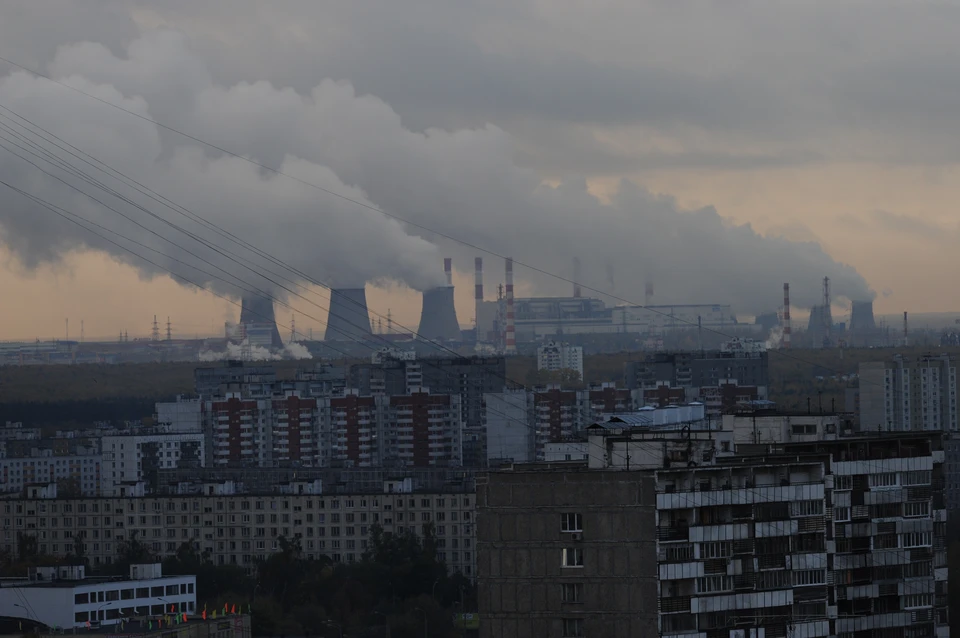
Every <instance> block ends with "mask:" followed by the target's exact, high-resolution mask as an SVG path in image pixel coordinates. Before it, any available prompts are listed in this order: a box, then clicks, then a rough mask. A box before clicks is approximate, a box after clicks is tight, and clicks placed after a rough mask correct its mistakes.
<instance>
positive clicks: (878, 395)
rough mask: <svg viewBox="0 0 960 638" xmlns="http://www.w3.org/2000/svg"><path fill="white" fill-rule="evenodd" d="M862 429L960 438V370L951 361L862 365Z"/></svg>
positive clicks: (936, 359) (902, 360)
mask: <svg viewBox="0 0 960 638" xmlns="http://www.w3.org/2000/svg"><path fill="white" fill-rule="evenodd" d="M859 376H860V429H861V430H864V431H883V432H905V431H907V432H909V431H915V430H927V431H936V432H958V431H960V421H958V412H957V368H956V366H955V365H954V363H953V360H952V359H951V358H950V356H949V355H946V354H944V355H939V356H932V355H931V356H924V357H919V358H917V359H909V358H907V357H904V356H902V355H896V356H894V357H893V359H892V360H890V361H872V362H867V363H861V364H860V370H859Z"/></svg>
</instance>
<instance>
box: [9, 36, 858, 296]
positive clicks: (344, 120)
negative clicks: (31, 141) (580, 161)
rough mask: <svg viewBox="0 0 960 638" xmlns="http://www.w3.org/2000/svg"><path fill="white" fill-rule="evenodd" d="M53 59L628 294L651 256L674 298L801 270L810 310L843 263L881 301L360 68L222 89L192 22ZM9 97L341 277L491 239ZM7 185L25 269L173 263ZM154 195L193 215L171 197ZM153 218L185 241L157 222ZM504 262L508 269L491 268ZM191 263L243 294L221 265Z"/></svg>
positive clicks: (392, 204)
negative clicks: (550, 158) (547, 167)
mask: <svg viewBox="0 0 960 638" xmlns="http://www.w3.org/2000/svg"><path fill="white" fill-rule="evenodd" d="M49 72H50V73H51V75H52V76H53V77H56V78H58V79H60V80H62V81H64V82H67V83H69V84H71V85H73V86H76V87H79V88H82V89H83V90H84V91H87V92H90V93H94V94H96V95H97V96H100V97H102V98H103V99H105V100H109V101H111V102H115V103H120V104H122V105H123V106H124V107H125V108H127V109H130V110H133V111H136V112H137V113H141V114H143V115H144V116H145V117H150V118H156V120H157V121H160V122H163V123H166V124H169V125H171V126H173V127H176V128H178V129H181V130H184V131H187V132H190V133H193V134H195V135H197V136H199V137H202V138H204V139H206V140H208V141H210V142H212V143H214V144H216V145H218V146H222V147H224V148H228V149H230V150H232V151H235V152H238V153H241V154H244V155H246V156H249V157H251V158H253V159H254V160H256V161H257V162H260V163H263V164H265V165H268V166H279V167H280V168H281V170H282V171H284V172H287V173H290V174H292V175H296V176H298V177H300V178H302V179H304V180H307V181H310V182H313V183H316V184H318V185H320V186H323V187H324V188H328V189H329V190H332V191H335V192H337V193H342V194H344V195H346V196H348V197H351V198H353V199H358V200H360V201H363V202H367V203H369V204H370V205H372V206H377V207H380V208H382V209H383V210H385V211H388V212H390V213H392V214H395V215H398V216H400V217H402V218H404V219H407V220H410V221H411V222H414V223H415V224H418V225H421V226H422V227H424V228H429V229H432V230H433V231H435V232H437V233H440V234H446V235H449V236H453V237H457V238H462V239H464V240H467V241H469V242H471V243H473V244H476V245H479V246H482V247H484V248H488V249H490V250H493V251H496V252H499V253H501V254H510V255H512V256H513V257H514V258H516V259H517V260H518V261H519V262H526V263H529V264H531V265H534V266H537V267H539V268H542V269H544V270H546V271H549V272H553V273H558V274H563V275H567V274H569V270H570V263H571V259H572V256H573V255H578V256H580V257H581V261H582V263H583V275H582V280H583V282H584V283H585V284H586V285H587V286H592V287H595V288H597V289H600V290H604V289H606V288H607V283H606V277H605V275H606V273H607V271H609V272H613V271H616V272H617V273H623V274H622V275H620V276H619V277H618V281H617V294H618V295H621V296H622V297H624V298H626V299H629V300H632V301H639V302H642V301H643V298H644V295H643V289H644V283H645V278H646V276H648V275H649V273H645V272H644V271H645V270H651V269H655V271H656V287H657V297H656V301H657V303H684V302H686V303H698V302H711V303H720V302H723V303H732V304H733V305H734V307H735V308H736V310H737V311H739V312H745V313H750V312H759V311H763V310H767V309H769V308H770V307H771V306H772V305H774V304H775V303H776V298H777V296H778V291H779V290H780V289H781V287H782V284H783V282H784V281H790V282H792V283H793V284H794V287H793V291H794V295H793V301H794V304H795V305H796V306H798V307H804V306H809V305H811V304H814V303H816V302H817V299H818V295H819V288H818V282H819V281H820V280H821V279H822V278H823V277H824V276H829V277H830V278H831V280H832V282H833V291H834V295H835V296H836V297H848V298H853V299H869V298H872V297H873V296H874V295H873V292H872V291H871V290H870V289H869V287H868V286H867V284H866V282H865V281H864V279H863V277H862V276H860V274H859V273H857V272H856V270H854V269H853V268H852V267H850V266H847V265H844V264H842V263H839V262H837V261H836V260H834V259H833V258H831V257H830V256H829V255H827V254H826V253H825V252H824V251H823V250H822V248H821V247H820V245H819V244H817V243H814V242H805V243H801V242H793V241H789V240H786V239H783V238H776V237H765V236H762V235H760V234H758V233H756V232H755V231H754V230H753V229H752V228H751V227H750V226H749V225H735V224H732V223H730V222H728V221H727V220H725V219H724V218H722V217H721V216H720V215H719V214H718V213H717V211H715V210H714V209H712V208H704V209H700V210H695V211H683V210H680V209H679V208H678V207H677V205H676V204H675V203H674V201H673V200H672V199H670V198H669V197H664V196H658V195H654V194H651V193H650V192H648V191H646V190H644V189H643V188H641V187H640V186H638V185H636V184H634V183H632V182H624V183H622V184H621V185H620V188H619V190H618V192H617V193H616V194H615V196H614V197H613V199H612V201H611V202H610V203H603V202H601V201H599V200H598V199H597V198H596V197H595V196H593V195H592V194H590V193H589V192H588V190H587V188H586V184H584V183H563V184H560V185H559V186H555V187H554V186H546V185H544V183H543V180H542V178H541V176H539V175H538V174H536V173H535V172H534V171H532V170H529V169H525V168H521V167H519V166H518V165H517V164H516V163H515V161H514V152H515V149H514V147H513V143H512V140H511V139H510V137H509V136H508V135H507V134H506V133H505V132H504V131H503V130H501V129H499V128H497V127H495V126H486V127H484V128H479V129H471V130H453V131H446V130H437V129H430V130H426V131H424V132H416V131H412V130H409V129H407V128H405V127H404V126H403V124H402V122H401V120H400V117H399V116H398V115H397V113H396V112H395V111H394V110H393V109H391V107H390V106H389V105H388V104H386V103H385V102H383V101H382V100H380V99H378V98H376V97H374V96H369V95H358V94H357V93H356V92H355V90H354V88H353V86H352V85H351V84H349V83H348V82H334V81H331V80H323V81H321V82H320V83H319V84H318V85H317V86H316V87H315V88H314V89H313V90H312V91H311V92H310V93H309V94H300V93H297V92H296V91H294V90H292V89H285V88H277V87H274V86H273V85H271V84H270V83H269V82H266V81H261V82H256V83H239V84H236V85H232V86H223V85H220V84H217V83H216V82H215V80H214V79H213V78H212V77H211V74H210V73H209V72H208V71H207V69H206V67H205V65H204V62H203V60H202V59H201V58H200V57H199V56H198V55H196V54H195V53H194V52H193V51H192V50H191V48H190V44H189V42H188V41H187V39H186V38H185V37H184V36H183V35H181V34H179V33H177V32H173V31H156V32H149V33H146V34H144V35H142V37H140V38H139V39H138V40H136V41H135V42H134V43H133V44H132V45H131V46H130V47H129V50H128V51H127V52H126V53H125V54H123V55H119V56H118V55H115V54H114V53H112V52H111V51H110V50H109V49H107V48H106V47H104V46H102V45H99V44H95V43H81V44H74V45H69V46H64V47H61V48H60V50H59V52H58V54H57V55H56V58H55V59H54V60H53V61H52V63H51V64H50V65H49ZM0 103H2V104H3V105H5V106H7V107H9V108H12V109H14V110H15V111H17V112H20V113H23V114H25V115H27V116H28V117H31V119H33V120H35V121H37V122H38V123H39V124H41V125H42V126H44V127H47V128H49V129H51V130H52V131H54V132H55V133H57V134H58V135H60V136H62V137H64V138H65V139H67V140H68V141H70V142H71V143H72V144H75V145H77V146H79V147H80V148H82V149H84V150H86V151H88V152H90V153H92V154H94V155H96V156H97V157H98V158H100V159H102V160H104V161H105V162H107V163H108V164H110V165H111V166H115V167H118V168H121V170H124V171H125V172H128V173H130V174H132V175H133V176H135V177H136V178H137V179H139V180H141V181H143V182H145V183H147V184H148V185H149V186H150V187H151V188H154V189H156V190H157V191H159V192H160V193H161V194H164V195H166V196H168V197H170V198H171V199H174V200H175V201H177V202H178V203H181V204H183V205H185V206H187V207H188V208H191V209H192V210H194V211H196V212H197V213H199V214H201V215H204V216H205V217H208V218H209V219H211V220H212V221H214V222H216V223H217V224H219V225H221V226H223V227H225V228H227V229H228V230H230V232H232V233H234V234H236V235H238V236H240V237H242V238H244V239H246V240H248V241H250V242H252V243H254V244H256V245H257V246H258V247H259V248H262V249H263V250H265V251H267V252H269V253H270V254H272V255H275V256H277V257H279V258H281V259H283V260H285V261H287V262H288V263H292V264H293V265H294V266H296V267H297V268H299V269H300V270H302V271H304V272H306V273H308V274H309V275H310V276H312V277H315V278H319V279H322V280H324V281H327V282H329V283H331V284H333V285H336V286H356V285H360V284H362V283H364V282H376V281H381V280H390V281H398V282H402V283H405V284H407V285H409V286H410V287H412V288H415V289H424V288H427V287H431V286H434V285H440V284H442V275H441V269H440V266H439V264H440V258H439V256H438V255H440V251H439V250H438V249H437V245H438V244H440V245H442V248H443V253H444V254H448V253H452V254H453V255H454V256H455V258H456V259H457V261H458V263H460V264H469V263H472V257H473V256H474V253H475V252H476V251H475V250H473V249H469V248H463V247H461V246H459V245H456V244H453V245H451V244H450V242H447V241H446V240H443V239H442V238H440V237H439V236H435V235H433V234H432V233H430V232H426V231H424V230H422V229H421V228H418V227H415V226H406V225H404V224H402V223H399V222H397V221H394V220H391V219H385V218H384V217H382V216H381V215H380V214H378V213H376V212H374V211H371V210H369V209H366V208H363V207H361V206H357V205H355V204H352V203H349V202H346V201H343V200H342V199H339V198H336V197H333V196H330V195H327V194H325V193H322V192H318V191H316V190H315V189H311V188H309V187H306V186H304V185H302V184H298V183H296V182H294V181H292V180H290V179H287V178H284V177H281V176H276V175H272V174H269V173H265V172H263V171H260V170H258V169H257V168H256V167H254V166H251V165H250V164H249V163H246V162H244V161H242V160H239V159H236V158H232V157H225V156H222V155H220V154H218V153H215V152H213V151H211V150H210V149H209V148H204V147H202V146H201V145H199V144H196V143H193V142H190V141H189V140H185V139H184V138H181V137H179V136H175V135H173V134H171V133H169V132H166V131H162V130H160V129H158V128H157V127H156V126H153V125H151V124H150V123H148V122H144V121H142V120H137V119H135V118H132V117H130V116H128V115H126V114H123V113H118V112H117V111H116V110H114V109H111V108H110V107H107V106H104V105H103V104H98V103H96V102H94V101H92V100H90V99H89V98H86V97H84V96H81V95H77V94H73V93H72V92H70V91H68V90H66V89H64V88H63V87H58V86H55V85H53V84H51V83H49V82H46V81H45V80H42V79H35V78H32V77H30V76H29V75H27V74H25V73H21V72H17V73H13V74H12V75H8V76H6V77H4V78H2V79H0ZM0 172H2V173H3V174H4V175H7V176H8V179H9V180H10V181H12V182H15V183H17V184H20V185H23V187H24V188H26V189H27V190H31V191H32V192H38V191H40V192H43V193H44V194H45V196H47V197H48V198H52V199H55V200H56V201H57V203H59V204H61V205H63V206H66V207H68V208H73V209H77V210H79V211H81V212H83V214H84V215H86V216H88V217H90V218H93V219H96V220H97V221H98V222H100V223H104V224H105V225H108V226H109V227H111V228H117V229H119V230H122V231H123V232H124V233H125V234H129V235H133V236H136V237H137V239H138V240H140V241H143V242H144V243H146V244H148V245H150V246H155V247H157V249H160V250H164V251H165V252H169V251H170V250H171V248H170V246H169V245H168V244H165V243H164V242H163V241H161V240H159V239H157V237H155V236H153V235H150V234H149V233H145V232H144V231H143V230H142V229H139V228H137V227H135V226H133V225H131V224H129V223H127V222H124V221H123V220H120V221H118V220H117V219H116V217H115V216H114V215H113V214H112V213H109V212H106V211H103V210H102V209H101V208H100V207H98V206H96V205H93V204H92V203H90V202H89V201H85V200H84V199H83V198H81V197H78V196H77V195H75V194H73V193H70V192H69V191H67V190H66V189H64V188H62V187H59V186H58V185H56V184H55V183H53V182H52V181H51V180H50V179H48V178H45V177H43V176H42V175H40V176H38V174H37V172H36V170H35V169H34V168H33V167H30V166H28V165H25V164H23V163H22V162H21V161H19V160H17V159H15V158H11V157H10V156H9V154H8V153H6V152H4V151H0ZM5 198H6V203H5V205H4V206H3V207H2V209H0V228H2V238H3V239H4V241H5V242H6V243H7V245H8V246H9V247H10V248H11V249H12V250H13V251H14V253H15V254H17V255H18V256H19V257H20V259H21V260H22V261H23V262H24V263H25V264H26V265H28V266H33V265H36V264H38V263H40V262H42V261H50V260H55V259H57V258H58V257H59V256H60V255H62V254H64V253H65V252H67V251H73V250H103V251H107V252H110V253H111V254H114V255H116V256H117V257H119V258H121V259H124V260H127V261H129V262H130V263H132V264H134V265H136V266H137V267H138V268H140V269H141V270H142V272H143V273H144V274H145V275H147V276H149V275H152V274H154V272H155V269H154V268H152V267H149V266H147V265H144V264H142V263H139V262H137V261H136V260H131V259H130V258H129V257H127V256H126V255H124V254H122V253H121V252H119V251H118V250H117V249H116V248H114V247H112V246H110V245H107V244H105V243H104V242H100V241H95V240H94V239H91V238H90V237H89V236H88V235H86V234H84V233H83V231H80V230H78V229H76V228H73V227H69V226H68V225H67V224H65V223H62V222H60V221H56V220H51V216H50V214H49V213H47V212H44V211H38V210H37V208H36V206H35V205H32V204H26V203H24V202H23V201H22V200H21V198H19V196H16V195H9V196H6V195H5ZM150 208H151V209H154V210H157V211H158V212H161V213H162V214H163V215H164V217H167V218H170V219H175V220H176V221H177V222H178V223H185V222H184V221H183V220H182V219H180V218H177V217H176V216H175V215H174V214H173V213H171V212H170V211H168V210H165V209H161V208H159V207H158V206H157V205H156V204H154V203H152V202H150ZM124 210H130V209H129V207H126V208H124ZM130 213H131V215H136V216H137V218H138V219H141V218H143V215H142V214H140V213H139V212H137V211H132V210H130ZM144 223H145V224H146V225H148V226H149V227H150V228H151V229H154V230H156V231H157V232H158V233H160V234H162V235H164V236H170V237H176V239H177V241H178V242H180V243H184V240H183V239H182V237H180V236H177V235H174V234H172V231H170V230H169V229H168V228H165V227H163V226H162V225H161V224H159V223H157V222H156V221H155V220H145V221H144ZM190 227H191V228H192V229H194V230H195V229H196V228H197V227H196V226H195V225H191V226H190ZM198 232H199V231H198ZM204 236H208V237H209V236H210V234H209V233H206V232H205V233H204ZM187 243H189V242H187ZM217 243H218V244H223V240H222V239H219V238H218V239H217ZM193 248H195V249H196V250H197V251H201V252H202V253H203V254H204V256H205V257H208V258H209V259H210V260H211V261H213V262H214V263H216V264H217V265H219V266H221V267H222V268H224V269H225V270H227V271H228V272H231V273H234V274H236V275H237V276H240V277H242V278H243V279H244V280H245V281H247V282H251V281H252V283H253V284H255V285H256V286H257V287H258V288H265V289H270V290H276V286H275V285H274V284H273V283H272V282H270V281H268V280H266V279H263V278H257V277H251V276H250V274H249V273H248V272H245V271H242V269H240V268H239V267H238V266H237V265H236V264H233V263H230V262H229V261H227V260H224V258H223V257H221V256H220V255H217V254H214V253H212V251H209V250H206V249H203V248H202V247H200V246H196V245H193ZM178 254H181V256H183V258H184V259H185V260H187V261H190V262H191V263H195V261H196V260H194V259H193V258H192V257H189V256H186V255H182V253H178ZM591 256H595V257H594V259H593V260H591ZM160 261H161V262H164V260H163V259H162V258H160ZM250 261H251V263H255V264H260V263H263V262H262V261H261V260H258V259H256V258H251V259H250ZM164 263H165V265H170V267H171V268H172V269H173V270H176V271H178V272H184V270H185V269H184V268H183V267H182V266H180V265H178V264H175V263H166V262H164ZM487 263H488V264H490V263H491V262H490V258H489V256H488V262H487ZM204 268H207V269H209V267H206V266H204ZM487 269H488V272H497V273H501V272H502V270H501V269H499V268H497V267H496V266H492V265H488V268H487ZM190 274H191V276H192V277H195V278H197V279H199V280H201V281H203V282H204V283H209V284H211V285H215V286H217V287H218V288H219V289H223V290H225V291H228V292H233V291H232V290H231V286H230V285H224V284H220V283H217V282H215V281H212V280H211V278H210V277H208V276H205V275H204V274H202V273H199V272H196V271H193V272H191V273H190ZM517 278H518V280H519V281H522V282H526V283H529V284H532V286H533V287H534V288H535V289H536V290H537V291H538V292H540V293H544V294H569V288H570V286H569V284H567V283H563V282H558V281H556V280H554V279H552V278H550V277H547V276H543V275H537V274H536V273H533V272H530V271H529V270H527V269H524V268H522V267H519V266H518V269H517ZM805 283H807V285H804V284H805ZM585 293H586V294H591V293H590V292H589V291H585Z"/></svg>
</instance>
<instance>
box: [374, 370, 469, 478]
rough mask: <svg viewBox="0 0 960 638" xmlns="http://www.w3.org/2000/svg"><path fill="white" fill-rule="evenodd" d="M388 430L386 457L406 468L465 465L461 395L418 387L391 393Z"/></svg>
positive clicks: (386, 435)
mask: <svg viewBox="0 0 960 638" xmlns="http://www.w3.org/2000/svg"><path fill="white" fill-rule="evenodd" d="M388 409H389V412H388V424H387V428H386V432H385V436H384V438H385V447H386V457H387V458H391V459H396V460H398V461H399V462H400V463H401V464H403V466H404V467H430V466H459V465H462V464H463V448H462V441H463V440H462V437H463V422H462V421H461V414H462V410H461V398H460V395H456V394H454V395H450V394H431V393H430V392H429V391H426V390H425V389H421V388H414V389H413V390H412V391H411V392H410V394H407V395H399V396H391V397H390V400H389V404H388Z"/></svg>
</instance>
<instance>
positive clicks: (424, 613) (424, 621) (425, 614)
mask: <svg viewBox="0 0 960 638" xmlns="http://www.w3.org/2000/svg"><path fill="white" fill-rule="evenodd" d="M415 609H416V610H417V611H419V612H420V613H422V614H423V638H427V637H428V636H429V631H428V629H427V628H428V623H427V612H426V611H424V610H423V609H420V608H419V607H416V608H415Z"/></svg>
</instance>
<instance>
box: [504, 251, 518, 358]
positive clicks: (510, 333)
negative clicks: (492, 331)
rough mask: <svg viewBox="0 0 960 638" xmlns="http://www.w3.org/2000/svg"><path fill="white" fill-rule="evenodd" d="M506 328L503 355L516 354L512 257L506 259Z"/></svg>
mask: <svg viewBox="0 0 960 638" xmlns="http://www.w3.org/2000/svg"><path fill="white" fill-rule="evenodd" d="M506 280H507V285H506V296H507V326H506V338H505V347H504V350H503V351H504V354H517V332H516V326H514V323H513V257H507V273H506Z"/></svg>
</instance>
